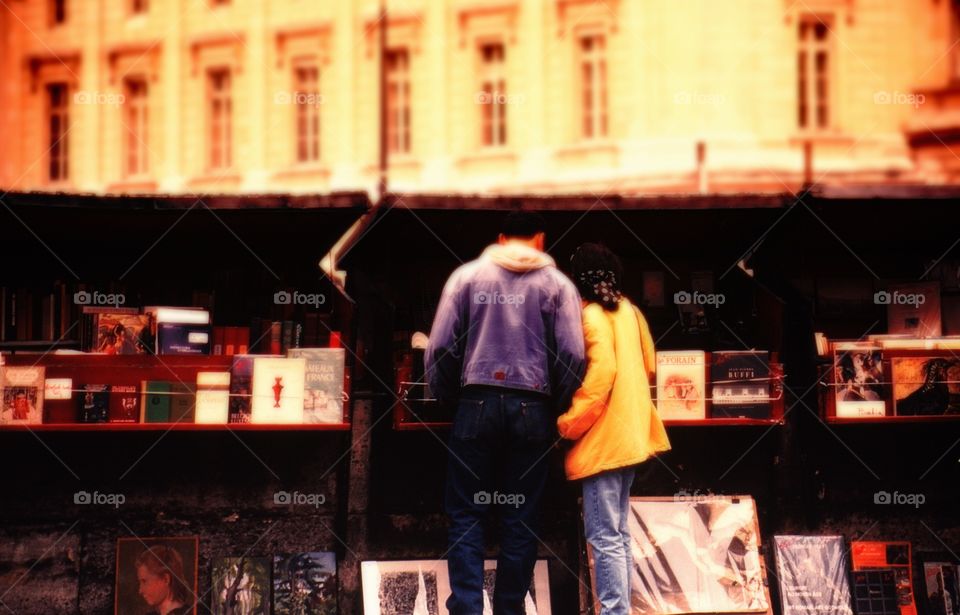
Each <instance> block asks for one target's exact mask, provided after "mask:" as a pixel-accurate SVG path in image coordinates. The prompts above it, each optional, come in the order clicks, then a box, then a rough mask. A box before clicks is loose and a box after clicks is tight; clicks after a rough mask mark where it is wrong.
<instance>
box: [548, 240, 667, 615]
mask: <svg viewBox="0 0 960 615" xmlns="http://www.w3.org/2000/svg"><path fill="white" fill-rule="evenodd" d="M571 268H572V277H573V281H574V283H575V284H576V285H577V288H578V290H579V291H580V296H581V298H582V299H583V305H584V308H583V330H584V336H585V339H586V350H587V372H586V375H585V376H584V379H583V384H582V386H581V387H580V389H579V390H577V392H576V394H575V395H574V397H573V402H572V404H571V406H570V409H569V410H568V411H567V412H566V413H564V414H563V415H561V416H560V417H559V418H558V419H557V428H558V430H559V432H560V435H561V436H563V437H564V438H567V439H570V440H574V444H573V447H572V448H571V449H570V451H569V452H568V453H567V458H566V464H565V465H566V473H567V478H568V479H570V480H582V481H583V520H584V534H585V535H586V539H587V542H588V543H589V544H590V546H591V547H592V549H593V555H594V572H595V575H594V577H595V585H596V587H595V590H596V595H597V600H598V602H599V603H600V615H628V614H629V613H630V576H631V575H630V572H631V569H632V566H633V558H632V555H631V551H630V532H629V529H628V523H627V521H628V519H629V515H630V486H631V484H632V483H633V477H634V471H635V468H636V466H637V464H639V463H642V462H644V461H646V460H647V459H649V458H650V457H651V456H653V455H656V454H657V453H660V452H663V451H667V450H669V449H670V442H669V440H668V439H667V433H666V430H664V427H663V422H662V421H661V420H660V417H659V416H658V415H657V409H656V407H654V404H653V399H652V398H651V395H650V381H651V379H652V377H653V375H654V372H655V370H656V354H655V351H654V347H653V338H652V336H651V335H650V328H649V327H648V326H647V322H646V320H645V319H644V318H643V315H642V314H641V313H640V310H638V309H637V308H636V307H634V305H633V304H632V303H630V301H629V300H628V299H627V298H626V297H624V296H623V294H622V292H621V291H620V286H619V284H620V280H621V279H622V266H621V264H620V260H619V259H618V258H617V257H616V255H615V254H613V253H612V252H611V251H610V250H608V249H607V248H606V247H605V246H603V245H600V244H590V243H588V244H584V245H582V246H580V247H579V248H578V249H577V251H576V252H575V253H574V255H573V258H572V259H571Z"/></svg>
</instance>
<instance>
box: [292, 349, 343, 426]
mask: <svg viewBox="0 0 960 615" xmlns="http://www.w3.org/2000/svg"><path fill="white" fill-rule="evenodd" d="M289 356H290V357H294V358H298V357H299V358H303V359H304V360H305V361H306V368H305V369H306V373H305V384H304V391H303V422H304V423H342V422H343V392H344V391H343V387H344V380H343V378H344V362H345V360H346V352H345V351H344V349H343V348H292V349H291V350H290V352H289Z"/></svg>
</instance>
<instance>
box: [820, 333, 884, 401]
mask: <svg viewBox="0 0 960 615" xmlns="http://www.w3.org/2000/svg"><path fill="white" fill-rule="evenodd" d="M833 370H834V385H835V386H834V389H835V399H836V406H837V416H838V417H843V418H868V417H875V416H885V415H886V413H887V402H886V401H885V400H886V391H887V387H886V384H885V381H884V375H883V355H882V354H881V351H880V347H879V346H877V345H876V344H869V343H862V342H852V343H837V344H835V345H834V361H833Z"/></svg>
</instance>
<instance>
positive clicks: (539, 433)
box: [520, 401, 553, 441]
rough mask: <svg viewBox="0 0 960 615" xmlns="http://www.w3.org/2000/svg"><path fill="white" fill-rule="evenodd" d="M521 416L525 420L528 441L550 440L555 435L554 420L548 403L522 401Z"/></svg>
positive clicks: (524, 425)
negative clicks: (553, 430) (553, 431)
mask: <svg viewBox="0 0 960 615" xmlns="http://www.w3.org/2000/svg"><path fill="white" fill-rule="evenodd" d="M520 415H521V418H522V419H523V427H524V429H525V430H526V436H527V440H534V441H543V440H549V439H550V437H551V436H552V435H553V433H552V429H551V426H552V425H553V420H552V418H551V416H550V410H549V408H548V406H547V403H546V402H543V401H522V402H520Z"/></svg>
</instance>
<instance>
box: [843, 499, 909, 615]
mask: <svg viewBox="0 0 960 615" xmlns="http://www.w3.org/2000/svg"><path fill="white" fill-rule="evenodd" d="M881 495H882V493H881V494H879V495H878V496H877V498H880V497H881ZM887 497H889V494H887ZM850 561H851V564H852V567H853V571H854V572H859V571H865V570H892V571H893V572H894V575H895V577H896V585H897V590H896V591H897V603H898V604H899V605H900V615H917V605H916V602H915V601H914V599H913V559H912V557H911V554H910V543H909V542H902V541H900V542H883V541H870V540H854V541H853V542H851V543H850Z"/></svg>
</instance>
